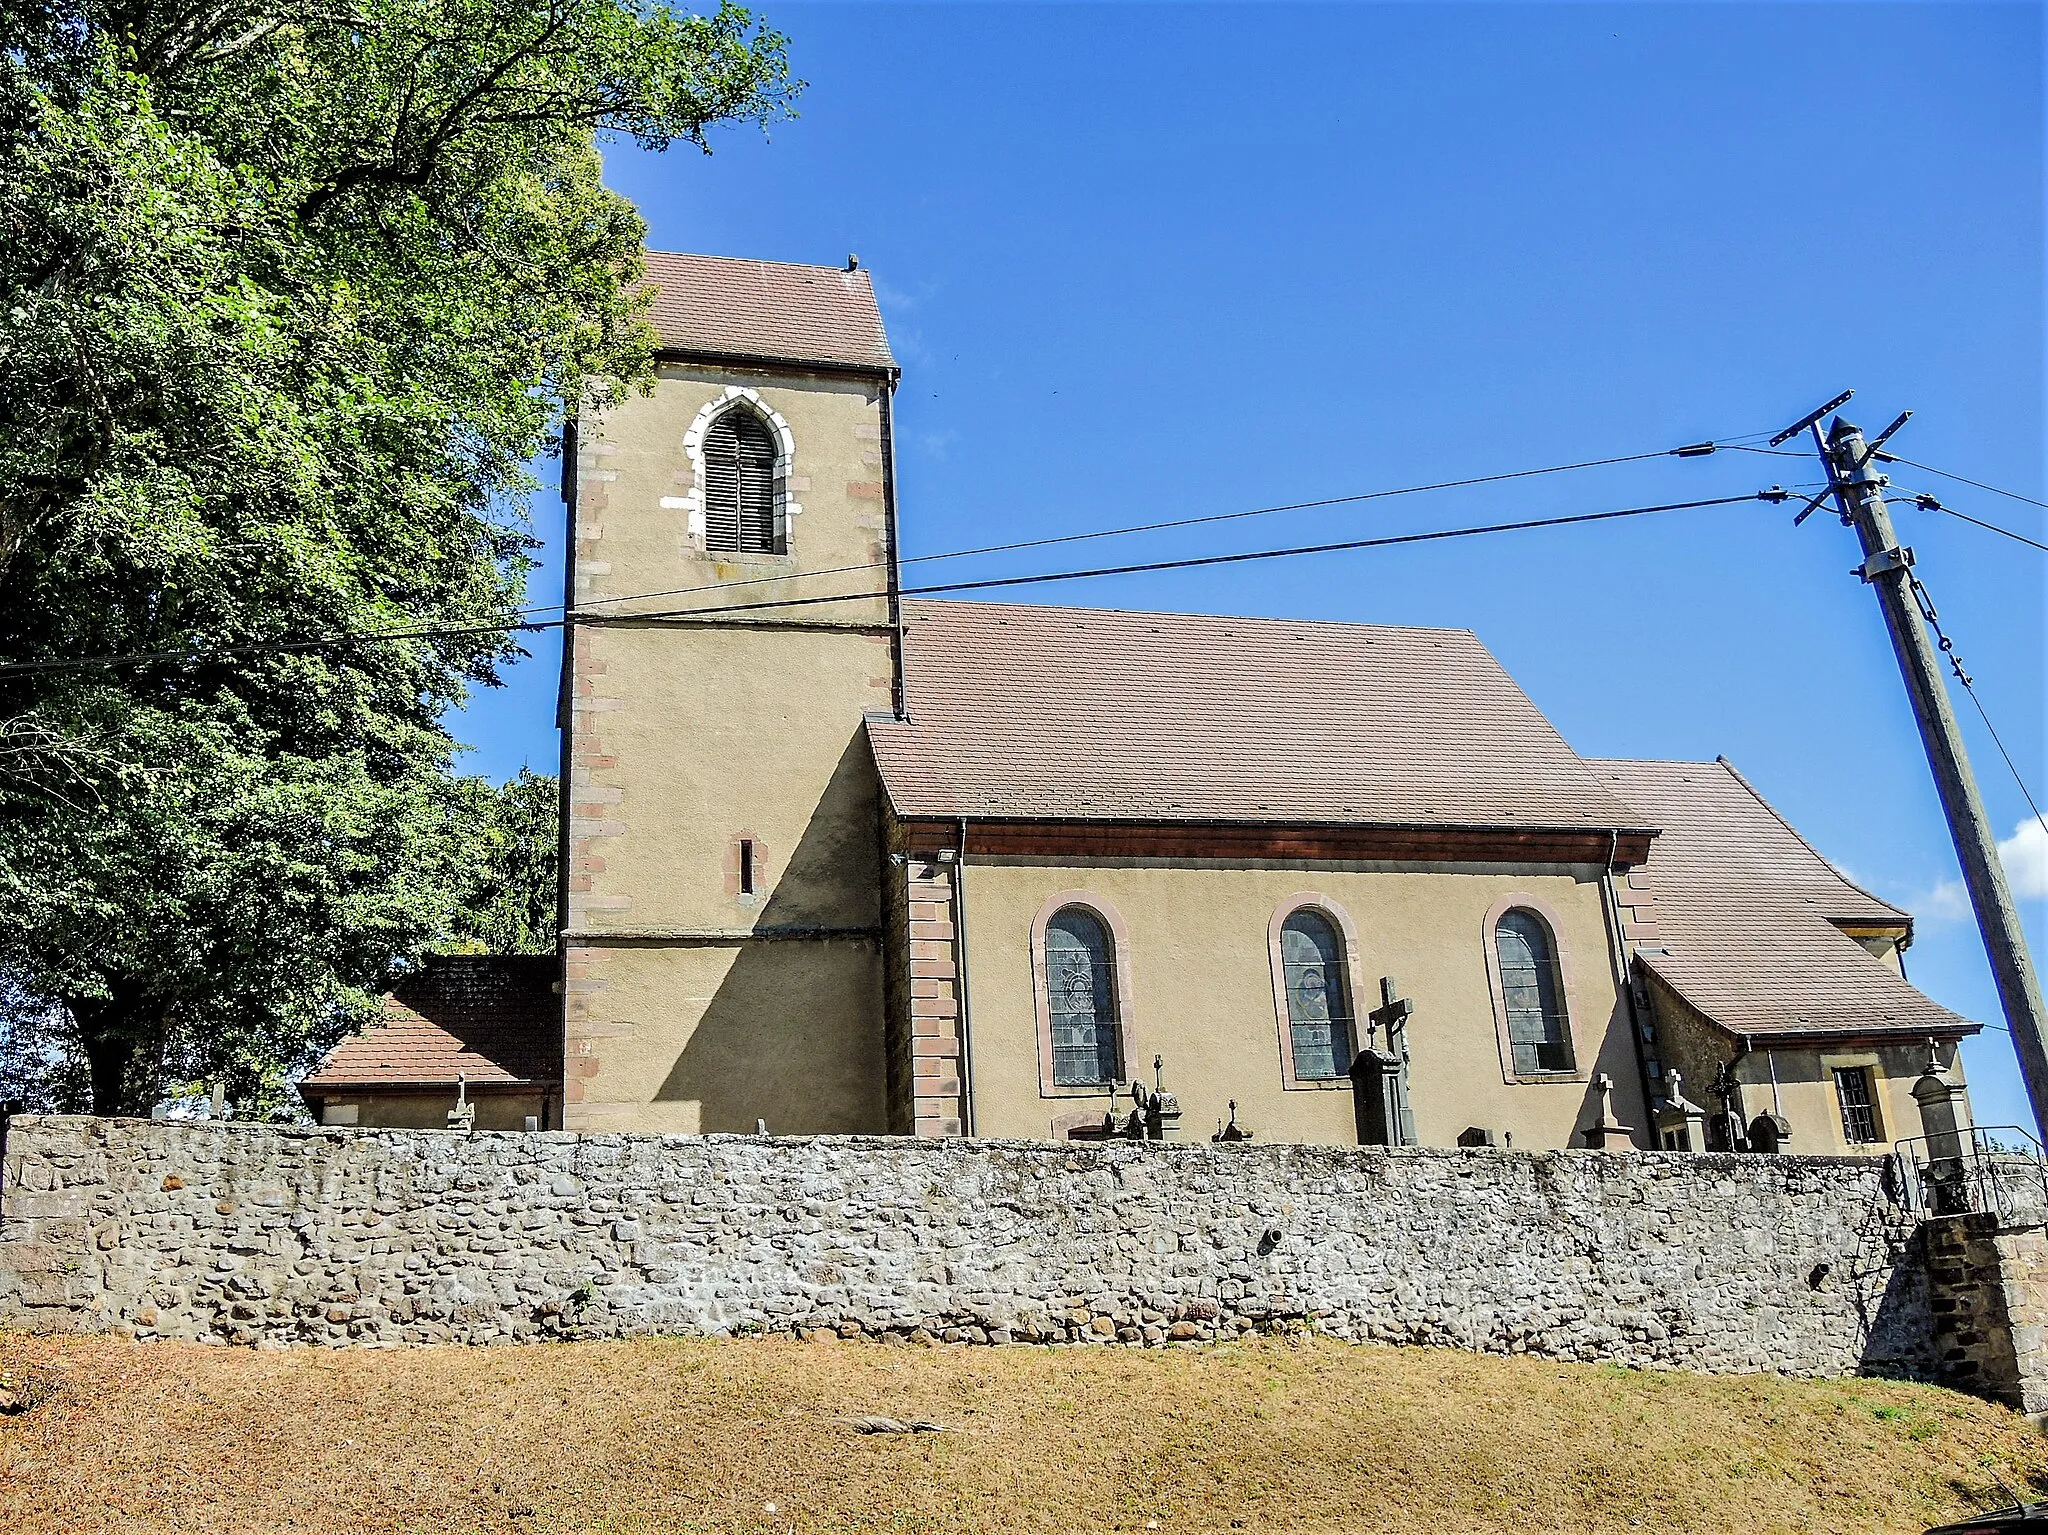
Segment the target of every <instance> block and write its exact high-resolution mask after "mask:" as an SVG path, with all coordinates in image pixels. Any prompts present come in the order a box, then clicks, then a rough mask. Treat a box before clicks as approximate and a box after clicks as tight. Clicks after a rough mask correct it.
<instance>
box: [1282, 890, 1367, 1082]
mask: <svg viewBox="0 0 2048 1535" xmlns="http://www.w3.org/2000/svg"><path fill="white" fill-rule="evenodd" d="M1280 969H1281V975H1282V977H1283V983H1284V985H1285V988H1286V992H1287V1032H1288V1046H1289V1048H1290V1049H1291V1050H1292V1052H1293V1056H1294V1076H1295V1079H1296V1080H1297V1081H1301V1082H1327V1081H1330V1080H1332V1079H1333V1078H1336V1077H1341V1076H1343V1075H1344V1073H1345V1070H1346V1069H1347V1068H1348V1067H1349V1066H1350V1064H1351V1056H1352V1049H1351V1040H1352V1019H1351V988H1350V986H1349V984H1348V982H1347V972H1348V970H1349V966H1348V965H1347V964H1346V963H1345V959H1344V940H1343V939H1342V938H1340V937H1339V936H1338V934H1337V929H1336V926H1335V925H1334V924H1333V923H1332V922H1331V921H1330V919H1329V918H1328V917H1326V916H1324V915H1323V914H1322V913H1321V912H1319V911H1317V910H1315V909H1314V908H1313V907H1307V906H1304V907H1302V908H1301V909H1300V910H1298V911H1296V912H1294V913H1293V914H1292V915H1291V916H1289V917H1288V919H1287V921H1286V922H1285V923H1283V924H1282V925H1281V928H1280Z"/></svg>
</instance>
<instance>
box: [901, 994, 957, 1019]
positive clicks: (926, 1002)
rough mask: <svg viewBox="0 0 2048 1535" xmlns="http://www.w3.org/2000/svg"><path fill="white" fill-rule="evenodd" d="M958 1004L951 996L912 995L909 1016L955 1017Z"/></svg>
mask: <svg viewBox="0 0 2048 1535" xmlns="http://www.w3.org/2000/svg"><path fill="white" fill-rule="evenodd" d="M959 1015H960V1005H959V1004H958V1003H957V1002H955V1001H954V1000H953V999H952V998H951V997H912V998H911V999H910V1016H911V1017H912V1018H957V1017H958V1016H959Z"/></svg>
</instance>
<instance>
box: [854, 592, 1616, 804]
mask: <svg viewBox="0 0 2048 1535" xmlns="http://www.w3.org/2000/svg"><path fill="white" fill-rule="evenodd" d="M904 629H905V671H906V677H907V679H908V689H909V702H910V719H909V721H908V722H900V721H886V720H871V721H870V722H869V724H868V738H869V740H870V741H871V742H872V743H873V745H874V751H875V757H876V760H877V762H878V763H879V764H880V767H881V771H882V777H883V781H884V784H885V786H886V788H887V791H888V794H889V798H890V802H891V804H892V805H893V806H894V808H895V810H896V811H897V813H898V814H899V815H904V816H912V817H917V816H944V817H949V818H950V817H957V816H968V817H976V818H981V817H1013V818H1037V819H1062V820H1170V821H1204V822H1279V823H1313V824H1323V825H1343V824H1352V825H1365V826H1373V825H1378V826H1446V827H1451V826H1455V827H1487V828H1513V829H1525V828H1546V829H1571V830H1586V829H1598V830H1607V829H1610V828H1621V829H1630V828H1644V827H1648V826H1652V825H1654V823H1653V822H1649V821H1646V820H1644V819H1643V817H1642V816H1641V815H1639V814H1638V813H1637V812H1636V810H1635V809H1634V808H1633V807H1632V806H1630V805H1628V804H1627V803H1625V802H1623V801H1622V800H1621V799H1619V798H1618V797H1617V796H1616V795H1614V794H1613V793H1611V792H1609V791H1608V790H1607V789H1606V788H1605V787H1603V786H1602V785H1601V783H1600V782H1599V781H1598V780H1597V779H1596V778H1595V777H1594V776H1593V774H1592V773H1591V772H1589V771H1588V770H1587V768H1586V766H1585V764H1584V763H1582V762H1581V761H1580V760H1579V758H1578V757H1577V756H1576V755H1575V754H1574V753H1573V751H1572V749H1571V748H1570V747H1569V746H1567V745H1566V744H1565V742H1564V739H1563V738H1562V737H1561V736H1559V735H1558V733H1557V731H1556V730H1555V729H1554V728H1553V727H1552V725H1551V724H1550V722H1549V721H1548V720H1547V719H1545V718H1544V717H1543V715H1542V714H1541V713H1540V712H1539V711H1538V710H1537V708H1536V706H1535V705H1534V704H1533V703H1531V702H1530V701H1529V699H1528V696H1527V695H1526V694H1524V693H1523V692H1522V690H1521V689H1520V688H1518V687H1517V686H1515V683H1514V680H1513V679H1512V678H1510V677H1509V676H1508V674H1507V673H1506V672H1505V671H1504V670H1503V669H1502V668H1501V665H1500V663H1499V662H1498V661H1496V660H1495V659H1494V658H1493V656H1492V655H1491V654H1490V653H1489V652H1488V651H1487V649H1486V647H1485V646H1484V645H1482V644H1480V643H1479V640H1478V639H1477V637H1476V636H1474V635H1473V634H1471V633H1470V632H1469V631H1467V630H1463V629H1397V628H1389V627H1382V626H1378V625H1366V624H1332V623H1310V622H1303V621H1298V620H1292V619H1265V618H1218V617H1210V616H1205V615H1193V614H1179V613H1130V612H1117V611H1113V610H1105V609H1098V608H1055V607H1031V606H1020V605H1010V604H1001V603H977V602H930V601H913V602H906V603H905V604H904Z"/></svg>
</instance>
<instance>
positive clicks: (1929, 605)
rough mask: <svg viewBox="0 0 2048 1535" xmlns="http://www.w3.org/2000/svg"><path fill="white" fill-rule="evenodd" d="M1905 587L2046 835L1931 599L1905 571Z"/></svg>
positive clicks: (2045, 819)
mask: <svg viewBox="0 0 2048 1535" xmlns="http://www.w3.org/2000/svg"><path fill="white" fill-rule="evenodd" d="M1906 581H1907V585H1908V586H1909V587H1910V589H1911V590H1912V593H1913V601H1914V603H1915V605H1917V606H1918V607H1919V609H1920V616H1921V617H1922V618H1924V619H1926V620H1927V627H1928V628H1930V629H1932V630H1933V631H1934V638H1935V641H1936V643H1938V644H1939V645H1940V647H1941V653H1942V654H1943V655H1945V656H1947V657H1948V664H1949V669H1950V670H1951V671H1953V672H1954V673H1955V677H1956V681H1958V682H1960V683H1961V684H1962V685H1963V691H1964V692H1965V693H1967V694H1969V695H1970V702H1971V703H1973V704H1975V705H1976V706H1977V717H1978V718H1979V719H1981V720H1982V721H1983V722H1984V728H1985V729H1986V730H1987V731H1989V732H1990V733H1991V744H1992V745H1994V746H1996V747H1997V748H1998V755H1999V756H2001V757H2003V758H2004V759H2005V770H2006V771H2007V772H2008V773H2010V774H2012V781H2013V782H2014V783H2016V784H2018V785H2019V786H2020V797H2021V798H2022V799H2024V800H2025V801H2026V802H2027V808H2028V809H2029V810H2031V811H2033V812H2034V819H2035V820H2036V821H2039V822H2040V823H2041V830H2042V831H2043V832H2048V816H2043V815H2042V814H2041V807H2040V806H2039V805H2037V804H2035V803H2034V796H2033V792H2032V791H2031V790H2029V789H2028V788H2027V781H2026V779H2024V778H2022V777H2021V776H2020V770H2019V766H2018V764H2016V763H2015V762H2014V761H2013V760H2012V753H2011V752H2009V751H2007V750H2006V749H2005V741H2004V739H2003V738H2002V737H2001V736H2000V735H1999V733H1998V727H1997V726H1996V725H1994V724H1992V723H1991V715H1990V713H1989V712H1988V711H1987V710H1986V709H1985V707H1984V700H1983V699H1981V698H1979V697H1978V696H1977V684H1976V682H1975V680H1974V679H1972V678H1971V676H1970V674H1969V672H1968V670H1967V669H1965V667H1964V666H1963V658H1962V657H1961V656H1959V655H1957V654H1956V645H1955V641H1954V640H1952V639H1950V638H1949V637H1948V635H1946V634H1945V633H1943V632H1942V627H1941V616H1940V615H1939V614H1938V613H1936V612H1935V610H1934V598H1933V597H1932V596H1931V595H1930V594H1929V592H1928V590H1927V585H1926V583H1925V582H1923V581H1922V580H1921V579H1920V577H1919V576H1918V575H1917V574H1916V573H1915V572H1913V571H1912V570H1911V569H1908V570H1907V572H1906Z"/></svg>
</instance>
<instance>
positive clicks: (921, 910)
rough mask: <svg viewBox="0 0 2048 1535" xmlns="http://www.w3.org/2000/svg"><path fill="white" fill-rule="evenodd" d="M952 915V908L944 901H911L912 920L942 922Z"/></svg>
mask: <svg viewBox="0 0 2048 1535" xmlns="http://www.w3.org/2000/svg"><path fill="white" fill-rule="evenodd" d="M952 915H953V911H952V908H951V907H950V906H948V905H947V904H946V903H945V902H944V901H912V902H911V903H910V920H911V921H913V922H944V921H947V920H948V919H949V918H951V916H952Z"/></svg>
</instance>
